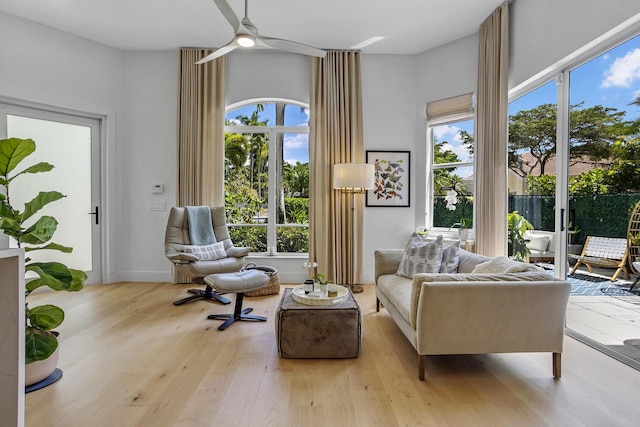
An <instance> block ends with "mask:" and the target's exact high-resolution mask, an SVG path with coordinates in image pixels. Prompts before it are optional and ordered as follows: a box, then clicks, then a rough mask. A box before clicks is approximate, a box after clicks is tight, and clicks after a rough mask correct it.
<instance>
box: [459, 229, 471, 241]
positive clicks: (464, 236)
mask: <svg viewBox="0 0 640 427" xmlns="http://www.w3.org/2000/svg"><path fill="white" fill-rule="evenodd" d="M458 234H459V236H460V241H461V242H466V241H467V240H469V229H468V228H459V229H458Z"/></svg>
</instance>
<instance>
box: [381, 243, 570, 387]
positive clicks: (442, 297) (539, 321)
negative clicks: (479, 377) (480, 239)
mask: <svg viewBox="0 0 640 427" xmlns="http://www.w3.org/2000/svg"><path fill="white" fill-rule="evenodd" d="M440 242H442V240H440ZM444 249H445V250H446V248H444ZM454 249H455V252H457V262H452V261H451V258H452V257H449V260H447V261H446V268H443V270H445V271H444V272H441V271H439V268H438V269H436V272H431V273H415V274H413V276H412V277H405V276H402V275H400V274H398V271H399V268H400V265H401V263H403V262H404V259H403V258H405V257H406V254H405V252H406V249H404V250H403V249H380V250H375V251H374V256H375V285H376V286H375V290H376V311H380V305H381V304H382V306H384V308H385V309H386V310H387V312H388V313H389V314H390V316H391V318H392V319H393V321H394V322H395V323H396V325H397V326H398V328H399V329H400V331H402V333H403V334H404V335H405V336H406V338H407V339H408V340H409V342H410V343H411V345H413V347H414V348H415V349H416V352H417V354H418V377H419V379H420V380H421V381H424V379H425V369H426V356H428V355H446V354H487V353H512V352H551V353H552V354H553V356H552V365H553V376H554V377H555V378H560V375H561V354H562V345H563V336H564V320H565V313H566V308H567V302H568V299H569V293H570V285H569V283H567V282H566V281H564V280H558V279H554V278H553V277H551V276H550V275H549V274H548V273H547V272H545V271H543V270H542V269H540V268H538V267H536V266H534V265H532V264H525V263H518V262H515V261H512V260H509V259H508V258H505V257H498V258H489V257H485V256H482V255H477V254H473V253H470V252H467V251H465V250H463V249H459V248H454ZM441 253H442V252H441ZM453 258H455V257H453ZM441 265H442V266H445V261H442V264H441ZM496 265H498V266H499V267H500V268H498V269H493V267H495V266H496ZM487 266H489V267H491V266H493V267H492V268H488V267H487ZM501 268H502V270H501ZM489 271H504V272H489Z"/></svg>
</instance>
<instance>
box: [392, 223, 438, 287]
mask: <svg viewBox="0 0 640 427" xmlns="http://www.w3.org/2000/svg"><path fill="white" fill-rule="evenodd" d="M440 264H442V236H438V237H437V238H436V240H434V241H430V242H425V241H423V240H422V239H421V238H420V237H418V235H417V234H414V235H413V236H411V239H409V243H407V247H406V248H405V250H404V254H402V260H401V261H400V266H399V267H398V272H397V274H399V275H400V276H404V277H407V278H409V279H411V278H412V277H413V275H414V274H418V273H437V272H439V271H440Z"/></svg>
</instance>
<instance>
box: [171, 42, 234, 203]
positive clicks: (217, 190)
mask: <svg viewBox="0 0 640 427" xmlns="http://www.w3.org/2000/svg"><path fill="white" fill-rule="evenodd" d="M209 53H211V51H209V50H205V49H180V99H179V102H180V105H179V119H178V120H179V123H178V133H179V134H178V183H177V194H176V202H177V204H178V206H185V205H210V206H223V205H224V108H225V101H224V98H225V80H226V78H225V68H226V60H225V57H224V56H223V57H222V58H217V59H214V60H213V61H210V62H207V63H205V64H201V65H196V61H197V60H199V59H201V58H202V57H204V56H206V55H208V54H209Z"/></svg>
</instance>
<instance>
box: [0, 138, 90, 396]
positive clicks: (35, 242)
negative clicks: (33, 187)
mask: <svg viewBox="0 0 640 427" xmlns="http://www.w3.org/2000/svg"><path fill="white" fill-rule="evenodd" d="M35 149H36V144H35V142H34V141H33V140H31V139H19V138H9V139H2V140H0V186H3V187H4V192H1V191H0V230H2V232H3V233H4V234H6V235H7V236H10V237H12V238H13V239H15V241H16V243H17V246H18V247H19V248H23V249H24V251H25V253H26V255H27V256H26V257H25V270H26V271H25V274H26V273H27V272H32V274H31V276H33V277H32V278H27V280H26V286H25V287H26V289H25V294H26V296H27V297H28V296H29V295H30V294H31V293H32V292H33V291H34V290H36V289H37V288H39V287H41V286H47V287H49V288H51V289H53V290H54V291H79V290H81V289H82V287H83V286H84V282H85V281H86V279H87V275H86V273H85V272H84V271H80V270H75V269H72V268H69V267H67V266H66V265H64V264H62V263H59V262H33V261H32V260H31V259H30V258H29V257H28V254H29V253H31V252H33V251H40V250H55V251H61V252H64V253H70V252H71V251H72V248H70V247H67V246H63V245H60V244H57V243H55V242H53V241H52V240H51V239H52V238H53V234H54V233H55V231H56V228H57V225H58V221H57V220H56V219H55V218H54V217H52V216H48V215H41V216H40V217H38V216H37V215H36V214H37V213H38V212H39V211H40V210H41V209H42V208H43V207H45V206H46V205H48V204H49V203H53V202H55V201H57V200H60V199H62V198H63V197H65V196H64V195H63V194H61V193H60V192H57V191H40V192H39V193H38V194H37V195H36V196H35V197H34V198H33V199H31V201H29V202H26V203H25V204H24V207H23V209H22V210H20V209H18V208H17V207H16V206H14V205H13V204H12V202H11V183H12V182H13V181H14V180H15V179H16V178H19V177H20V176H22V175H24V174H28V173H40V172H48V171H50V170H52V169H53V165H51V164H49V163H46V162H40V163H37V164H35V165H31V166H28V167H26V168H24V169H22V170H20V171H17V172H16V171H15V169H16V167H17V166H18V165H19V164H20V163H21V162H22V161H23V160H24V159H25V158H26V157H28V156H29V155H31V154H32V153H33V152H34V151H35ZM25 314H26V316H25V328H26V329H25V338H26V342H25V363H26V372H27V373H26V375H25V377H26V381H25V382H26V383H27V385H30V384H29V383H31V384H33V383H37V382H39V381H41V380H43V379H45V378H46V377H47V376H48V375H49V374H51V373H52V372H53V371H54V370H55V368H56V365H57V359H56V360H53V361H52V362H51V363H50V364H52V365H53V368H49V367H45V368H44V369H43V370H42V371H41V372H44V373H46V371H47V370H48V369H50V371H49V372H48V374H47V375H45V376H44V377H42V378H40V377H41V376H42V375H44V373H41V374H39V375H36V376H35V377H30V375H29V367H30V365H32V364H36V363H37V364H38V365H42V363H39V362H42V361H46V360H49V359H50V358H51V359H55V358H56V357H57V348H58V339H57V335H58V334H57V332H55V331H54V328H57V327H58V326H60V324H61V323H62V321H63V320H64V311H63V310H62V309H61V308H60V307H57V306H55V305H52V304H45V305H40V306H37V307H29V302H28V301H27V304H26V307H25ZM53 362H55V363H53ZM38 369H39V370H40V369H41V367H39V368H38Z"/></svg>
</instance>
